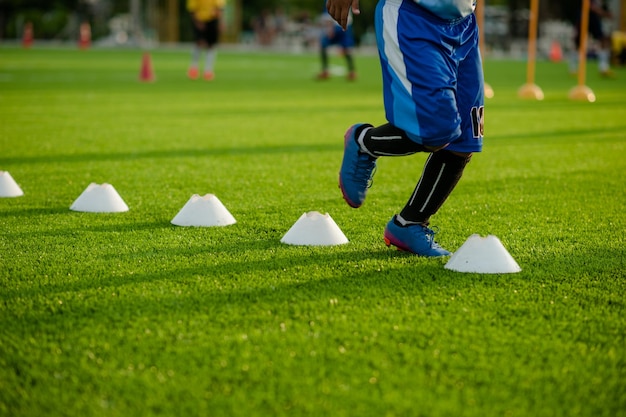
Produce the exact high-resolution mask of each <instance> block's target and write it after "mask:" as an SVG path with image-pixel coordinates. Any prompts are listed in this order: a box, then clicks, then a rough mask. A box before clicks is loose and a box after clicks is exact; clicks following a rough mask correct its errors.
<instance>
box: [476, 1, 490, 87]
mask: <svg viewBox="0 0 626 417" xmlns="http://www.w3.org/2000/svg"><path fill="white" fill-rule="evenodd" d="M485 3H486V0H483V1H479V2H478V3H477V4H476V21H477V22H478V39H479V40H478V48H479V49H480V55H481V59H484V58H485V30H484V26H485ZM493 95H494V93H493V88H491V86H490V85H489V84H487V83H485V97H487V98H492V97H493Z"/></svg>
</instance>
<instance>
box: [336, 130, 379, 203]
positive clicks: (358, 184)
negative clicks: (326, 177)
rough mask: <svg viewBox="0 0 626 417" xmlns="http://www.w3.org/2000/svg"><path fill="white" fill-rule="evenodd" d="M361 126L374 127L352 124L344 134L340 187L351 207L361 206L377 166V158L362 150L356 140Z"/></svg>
mask: <svg viewBox="0 0 626 417" xmlns="http://www.w3.org/2000/svg"><path fill="white" fill-rule="evenodd" d="M360 127H372V125H369V124H356V125H353V126H351V127H350V128H349V129H348V130H347V131H346V134H345V135H344V142H343V143H344V149H343V161H342V163H341V170H340V171H339V188H341V193H342V194H343V199H344V200H346V203H348V205H349V206H350V207H353V208H358V207H361V204H363V201H364V200H365V194H366V193H367V189H368V188H370V187H371V186H372V176H373V175H374V169H375V168H376V158H374V157H372V156H370V155H368V154H366V153H363V152H361V149H360V147H359V144H358V143H357V141H356V132H357V131H359V132H361V129H359V128H360Z"/></svg>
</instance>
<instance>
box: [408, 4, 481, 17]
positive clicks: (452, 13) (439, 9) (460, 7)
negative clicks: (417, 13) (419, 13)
mask: <svg viewBox="0 0 626 417" xmlns="http://www.w3.org/2000/svg"><path fill="white" fill-rule="evenodd" d="M413 1H415V3H417V4H419V5H420V6H422V7H423V8H424V9H426V10H428V11H429V12H431V13H433V14H435V15H437V16H439V17H440V18H442V19H446V20H452V19H458V18H460V17H465V16H468V15H470V14H472V13H474V9H476V1H477V0H413Z"/></svg>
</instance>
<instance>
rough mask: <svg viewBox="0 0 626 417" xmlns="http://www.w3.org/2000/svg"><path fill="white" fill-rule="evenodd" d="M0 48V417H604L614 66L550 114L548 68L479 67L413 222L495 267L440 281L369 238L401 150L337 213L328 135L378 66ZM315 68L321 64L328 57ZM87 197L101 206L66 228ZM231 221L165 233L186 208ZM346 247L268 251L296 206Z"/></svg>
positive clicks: (551, 72)
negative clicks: (458, 154) (474, 129)
mask: <svg viewBox="0 0 626 417" xmlns="http://www.w3.org/2000/svg"><path fill="white" fill-rule="evenodd" d="M141 55H142V52H141V51H137V50H88V51H79V50H73V49H46V48H43V49H42V48H35V49H32V50H22V49H18V48H10V47H2V48H0V170H3V171H9V172H10V174H11V175H12V177H13V178H14V179H15V180H16V181H17V182H18V184H19V185H20V187H21V188H22V190H23V191H24V193H25V195H24V196H22V197H17V198H2V199H0V415H1V416H3V417H4V416H7V417H9V416H10V417H21V416H37V417H39V416H46V417H56V416H81V417H86V416H120V417H134V416H333V417H338V416H411V417H415V416H424V417H438V416H451V417H459V416H473V417H486V416H488V417H491V416H506V417H519V416H529V417H531V416H532V417H542V416H567V417H573V416H585V417H603V416H606V417H616V416H626V340H625V339H626V306H625V295H624V294H625V292H626V279H625V275H626V274H625V273H624V268H625V267H626V265H625V261H624V260H625V257H626V256H625V255H626V251H625V245H626V239H625V230H626V220H625V219H626V216H625V214H624V210H625V208H626V204H625V203H626V193H625V190H624V186H625V180H624V178H625V175H626V158H624V154H625V153H626V72H625V71H623V70H622V71H619V70H618V72H617V78H616V79H608V80H607V79H602V78H600V77H599V76H598V75H597V71H596V67H595V64H594V63H590V64H589V72H588V77H587V85H588V86H590V87H591V88H592V89H593V91H594V92H595V94H596V96H597V102H595V103H586V102H577V101H571V100H569V99H568V98H567V95H568V91H569V90H570V88H572V87H573V86H574V85H575V84H576V80H575V79H574V78H572V77H570V76H569V75H568V73H567V65H566V64H564V63H563V64H555V63H549V62H539V63H538V67H537V79H536V82H537V84H538V85H540V86H541V87H542V89H543V90H544V92H545V96H546V98H545V100H544V101H542V102H534V101H524V100H520V99H518V98H517V89H518V88H519V87H520V86H521V85H522V84H523V83H524V82H525V71H526V64H525V63H524V62H511V61H489V60H488V61H487V62H486V63H485V71H486V79H487V82H489V84H490V85H491V86H492V87H493V88H494V90H495V94H496V95H495V97H494V98H493V99H490V100H488V102H487V104H486V129H485V147H484V152H482V153H480V154H476V155H475V156H474V158H473V159H472V162H471V163H470V164H469V165H468V167H467V169H466V171H465V175H464V178H463V179H462V180H461V182H460V184H459V186H458V187H457V189H456V190H455V192H454V193H453V194H452V196H451V197H450V199H449V200H448V202H447V203H446V204H445V205H444V207H443V208H442V209H441V210H440V212H439V213H438V214H437V215H436V216H435V217H434V218H433V219H432V220H433V221H432V224H434V225H436V226H438V228H439V234H438V235H437V240H438V241H439V242H440V243H441V244H442V246H444V247H446V248H448V249H450V250H456V249H457V248H458V247H459V246H460V245H461V244H462V243H463V242H464V241H465V240H466V239H467V238H468V237H469V236H470V235H471V234H474V233H478V234H480V235H483V236H486V235H488V234H494V235H496V236H497V237H498V238H499V239H500V240H501V241H502V243H503V244H504V246H505V247H506V248H507V250H508V251H509V252H510V253H511V255H512V256H513V258H514V259H515V260H516V261H517V262H518V263H519V265H520V266H521V267H522V272H520V273H517V274H498V275H493V274H491V275H489V274H484V275H481V274H463V273H458V272H453V271H449V270H447V269H444V265H445V262H446V260H445V259H424V258H418V257H415V256H411V255H408V254H405V253H401V252H397V251H395V250H393V249H389V248H387V247H386V246H385V245H384V242H383V239H382V232H383V228H384V226H385V224H386V222H387V221H388V220H389V218H390V217H391V216H392V215H393V214H394V213H397V212H398V211H399V210H400V209H401V208H402V206H403V205H404V203H405V201H406V199H407V198H408V197H409V195H410V193H411V191H412V190H413V187H414V185H415V183H416V181H417V179H418V176H419V174H420V172H421V168H422V165H423V162H424V160H425V155H414V156H411V157H405V158H393V159H392V158H387V159H381V160H380V162H379V169H378V172H377V174H376V177H375V181H374V186H373V188H372V189H371V190H370V192H369V194H368V200H367V201H366V202H365V204H364V205H363V207H362V208H360V209H358V210H354V209H351V208H349V207H348V206H347V205H346V204H345V203H344V201H343V199H342V198H341V193H340V191H339V189H338V188H337V172H338V170H339V165H340V162H341V157H342V150H343V144H342V137H343V132H344V131H345V129H346V128H347V127H348V126H349V125H350V124H352V123H355V122H370V123H373V124H380V123H383V122H384V115H383V111H382V99H381V92H380V75H379V69H378V61H377V58H376V57H374V56H359V57H358V58H357V65H358V69H359V77H360V78H359V80H358V81H357V82H354V83H349V82H346V81H345V80H344V79H343V78H342V77H337V78H334V79H332V80H330V81H328V82H326V83H317V82H314V81H312V79H313V76H314V75H315V73H316V72H317V70H318V66H319V64H318V59H317V56H316V55H315V54H310V55H299V56H289V55H282V54H260V53H248V54H246V53H242V52H234V51H231V52H229V51H222V52H221V53H220V55H219V56H218V63H217V78H216V80H215V81H214V82H212V83H207V82H203V81H190V80H187V79H186V77H185V72H186V66H187V63H188V60H189V57H188V51H187V50H166V49H162V50H161V49H159V50H154V51H152V52H151V57H152V64H153V67H154V70H155V72H156V76H157V81H156V82H154V83H141V82H139V81H138V76H139V69H140V64H141ZM332 61H333V65H335V66H342V65H343V62H342V61H341V59H339V57H336V56H335V57H333V60H332ZM91 182H96V183H105V182H106V183H110V184H113V185H114V187H115V188H116V190H117V191H118V192H119V193H120V195H121V196H122V198H123V199H124V201H125V202H126V203H127V204H128V206H129V207H130V210H129V211H128V212H126V213H117V214H111V213H109V214H93V213H78V212H74V211H70V210H69V207H70V205H71V204H72V203H73V201H74V200H75V199H76V198H77V197H78V196H79V195H80V194H81V193H82V192H83V190H84V189H85V188H86V187H87V186H88V185H89V184H90V183H91ZM207 193H213V194H215V195H217V196H218V197H219V199H220V200H221V201H222V203H224V205H225V206H226V207H227V208H228V210H229V211H230V212H231V213H232V215H233V216H234V217H235V218H236V219H237V224H235V225H232V226H227V227H213V228H182V227H176V226H173V225H172V224H171V223H170V221H171V220H172V218H173V217H174V216H175V215H176V214H177V212H178V211H179V210H180V209H181V208H182V207H183V205H184V204H185V203H186V202H187V200H188V199H189V198H190V197H191V196H192V195H193V194H200V195H204V194H207ZM314 210H315V211H320V212H322V213H329V214H330V215H331V216H332V218H333V219H334V220H335V222H336V223H337V225H338V226H339V227H340V228H341V230H342V231H343V232H344V234H345V235H346V236H347V237H348V239H349V240H350V243H349V244H346V245H340V246H332V247H306V246H304V247H298V246H289V245H284V244H282V243H280V239H281V237H282V236H283V235H284V234H285V233H286V232H287V230H288V229H289V228H290V227H291V226H292V225H293V223H294V222H295V221H296V220H297V219H298V218H299V217H300V216H301V215H302V214H303V213H304V212H308V211H314Z"/></svg>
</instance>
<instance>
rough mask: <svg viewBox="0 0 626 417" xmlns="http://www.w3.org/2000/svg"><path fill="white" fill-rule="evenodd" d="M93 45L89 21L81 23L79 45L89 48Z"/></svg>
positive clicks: (81, 47) (82, 47)
mask: <svg viewBox="0 0 626 417" xmlns="http://www.w3.org/2000/svg"><path fill="white" fill-rule="evenodd" d="M90 46H91V26H90V25H89V23H87V22H83V23H81V24H80V33H79V37H78V47H79V48H80V49H87V48H89V47H90Z"/></svg>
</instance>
